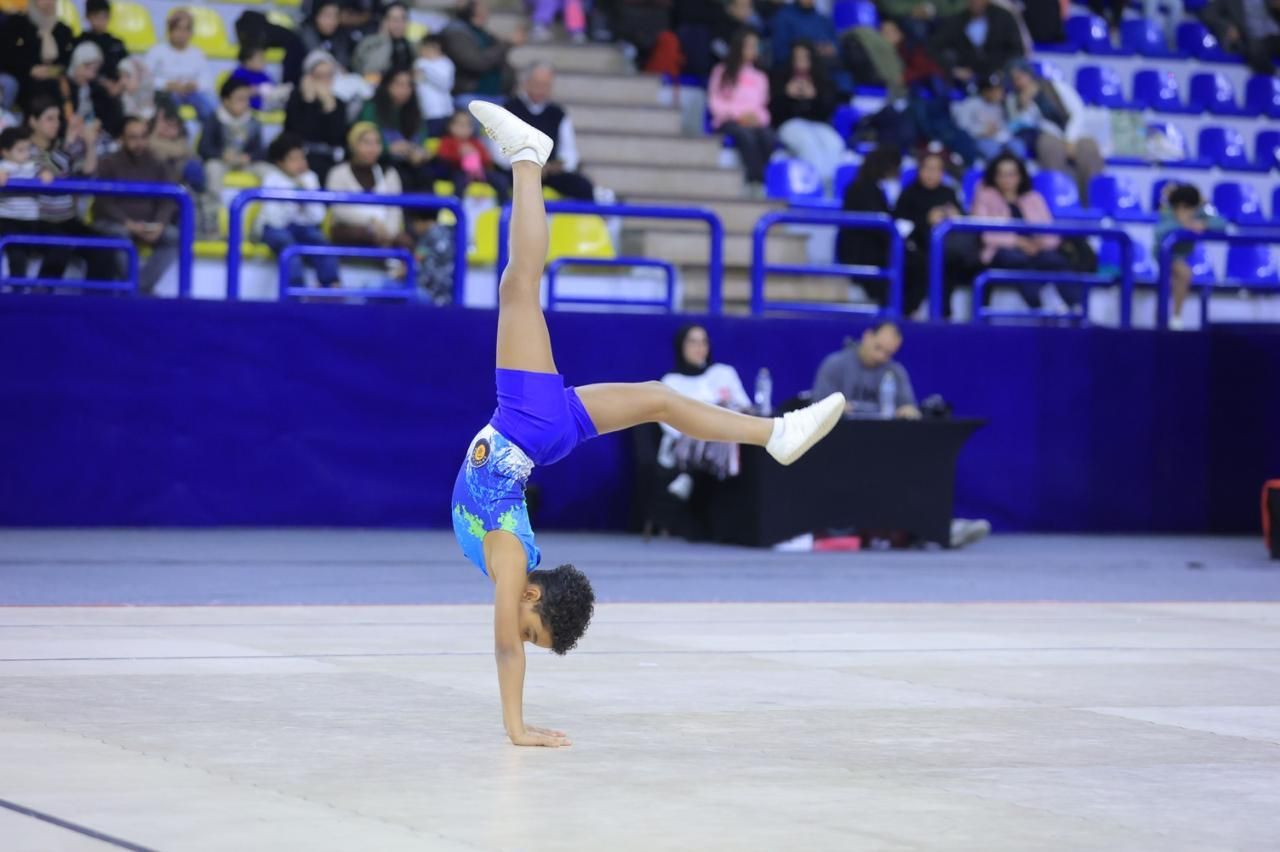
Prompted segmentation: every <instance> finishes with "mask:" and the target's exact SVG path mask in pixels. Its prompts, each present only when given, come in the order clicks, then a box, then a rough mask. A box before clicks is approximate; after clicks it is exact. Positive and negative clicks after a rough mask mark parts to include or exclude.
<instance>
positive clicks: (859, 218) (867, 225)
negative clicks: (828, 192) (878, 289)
mask: <svg viewBox="0 0 1280 852" xmlns="http://www.w3.org/2000/svg"><path fill="white" fill-rule="evenodd" d="M784 222H792V223H796V224H802V225H838V226H840V227H842V228H860V229H863V230H868V231H881V232H883V233H885V234H888V235H889V265H888V266H855V265H849V264H841V263H827V264H819V263H805V264H790V263H767V262H766V260H765V240H766V238H767V236H768V233H769V229H770V228H772V227H773V226H774V225H779V224H782V223H784ZM902 251H903V247H902V235H901V234H900V233H898V228H897V226H895V225H894V223H893V219H892V218H890V217H889V216H886V215H885V214H883V213H848V212H844V211H835V210H833V211H819V210H809V211H804V210H773V211H770V212H768V213H766V214H764V215H763V216H761V217H760V221H758V222H756V226H755V228H754V229H753V230H752V232H751V313H752V314H754V315H756V316H759V315H760V314H763V313H764V312H765V311H767V310H781V311H845V312H849V311H853V312H866V313H878V312H879V311H880V308H879V307H870V308H869V307H867V306H864V305H844V304H840V305H831V304H821V303H817V302H813V303H809V302H770V301H768V300H767V299H766V298H765V289H764V288H765V277H766V276H767V275H768V274H769V273H773V274H775V275H841V276H845V277H847V278H854V279H857V280H860V281H869V280H882V281H888V282H889V312H890V313H892V314H893V315H894V316H902V273H903V266H902Z"/></svg>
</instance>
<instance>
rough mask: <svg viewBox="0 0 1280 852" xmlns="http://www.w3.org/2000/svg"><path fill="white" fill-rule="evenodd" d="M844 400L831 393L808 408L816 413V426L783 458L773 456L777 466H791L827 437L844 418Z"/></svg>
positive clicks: (842, 396) (841, 395) (839, 395)
mask: <svg viewBox="0 0 1280 852" xmlns="http://www.w3.org/2000/svg"><path fill="white" fill-rule="evenodd" d="M844 405H845V399H844V394H842V393H833V394H831V395H830V396H828V397H826V398H825V399H822V400H819V401H818V402H815V403H814V404H813V405H811V406H810V408H813V409H815V410H816V411H817V413H818V425H817V428H816V429H814V430H813V432H811V433H810V434H809V435H808V436H807V437H806V438H805V439H804V440H803V441H801V442H800V443H799V444H797V445H796V446H795V447H794V448H792V449H791V450H790V451H789V452H788V453H787V454H786V455H785V456H774V458H775V459H777V461H778V464H783V465H787V464H791V463H792V462H794V461H796V460H797V459H798V458H800V457H801V456H802V455H804V454H805V453H807V452H809V450H810V449H812V448H813V445H814V444H816V443H818V442H819V441H821V440H822V439H823V438H825V437H826V436H827V433H829V432H830V431H831V430H832V429H834V428H835V426H836V424H837V423H839V422H840V418H841V417H843V416H844Z"/></svg>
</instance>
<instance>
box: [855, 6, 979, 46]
mask: <svg viewBox="0 0 1280 852" xmlns="http://www.w3.org/2000/svg"><path fill="white" fill-rule="evenodd" d="M965 3H966V0H879V2H878V3H876V8H877V9H879V10H880V14H881V15H883V16H884V17H885V18H888V19H890V20H892V21H893V22H894V23H895V24H897V26H898V27H900V28H901V30H902V32H903V33H904V34H905V35H907V36H908V37H909V38H910V40H911V41H913V42H920V41H927V40H928V37H929V33H930V32H932V31H933V29H934V28H935V26H936V25H937V23H938V22H939V21H945V20H947V19H948V18H952V17H955V16H956V15H960V14H963V13H964V11H965Z"/></svg>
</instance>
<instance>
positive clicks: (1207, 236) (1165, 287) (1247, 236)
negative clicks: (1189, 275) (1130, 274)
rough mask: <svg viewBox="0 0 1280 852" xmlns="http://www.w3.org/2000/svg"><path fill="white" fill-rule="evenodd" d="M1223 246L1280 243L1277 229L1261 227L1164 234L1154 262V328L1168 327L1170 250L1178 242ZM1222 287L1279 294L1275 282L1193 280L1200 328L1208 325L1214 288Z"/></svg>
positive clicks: (1171, 256)
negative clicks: (1156, 271)
mask: <svg viewBox="0 0 1280 852" xmlns="http://www.w3.org/2000/svg"><path fill="white" fill-rule="evenodd" d="M1194 242H1201V243H1226V244H1227V245H1229V246H1230V245H1256V244H1257V243H1280V229H1276V228H1269V229H1268V228H1260V229H1258V230H1256V231H1246V232H1243V233H1234V234H1226V233H1223V232H1222V231H1204V232H1200V231H1186V230H1177V231H1172V232H1170V233H1169V234H1166V235H1165V237H1164V239H1162V240H1161V241H1160V251H1159V253H1158V255H1157V258H1156V261H1157V263H1159V269H1160V274H1159V276H1158V277H1157V278H1156V328H1161V329H1163V328H1168V327H1169V300H1170V298H1171V297H1172V295H1173V287H1172V285H1171V283H1170V274H1171V273H1172V271H1173V250H1174V247H1175V246H1176V245H1177V244H1178V243H1194ZM1223 284H1226V285H1227V286H1230V287H1233V288H1235V289H1237V290H1265V291H1269V292H1272V293H1275V292H1278V291H1280V288H1277V286H1276V285H1275V284H1274V283H1255V282H1252V281H1227V282H1219V281H1216V280H1215V281H1195V280H1194V279H1193V280H1192V282H1191V286H1192V287H1198V288H1199V289H1200V326H1201V328H1203V327H1205V326H1207V325H1208V324H1209V297H1210V296H1211V295H1213V289H1214V288H1215V287H1221V286H1223Z"/></svg>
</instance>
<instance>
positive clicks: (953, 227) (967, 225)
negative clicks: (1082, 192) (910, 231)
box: [929, 217, 1133, 328]
mask: <svg viewBox="0 0 1280 852" xmlns="http://www.w3.org/2000/svg"><path fill="white" fill-rule="evenodd" d="M959 231H970V232H978V233H983V232H991V231H1002V232H1005V233H1013V234H1026V235H1036V234H1046V235H1050V236H1057V237H1102V238H1103V239H1112V240H1115V241H1116V242H1118V243H1119V244H1120V270H1119V273H1118V274H1117V275H1116V277H1115V279H1114V280H1115V281H1118V282H1119V284H1120V327H1121V328H1129V327H1130V326H1131V325H1132V321H1133V239H1132V238H1131V237H1130V236H1129V234H1128V233H1126V232H1125V231H1124V230H1122V229H1120V228H1117V227H1114V226H1107V225H1079V224H1070V223H1066V222H1046V223H1043V224H1032V223H1030V222H1011V221H1009V220H1007V219H980V218H970V217H963V218H957V219H947V220H944V221H942V222H939V223H938V224H937V225H935V226H934V228H933V233H932V234H931V235H930V237H929V318H930V319H935V320H940V319H942V318H943V316H944V310H943V308H944V306H943V299H944V298H945V297H946V289H945V287H944V286H943V280H944V274H945V271H946V270H944V269H943V262H944V257H945V255H944V252H943V244H944V241H945V240H946V237H947V234H950V233H955V232H959ZM1053 274H1054V273H1045V272H1035V271H1027V272H1025V273H1023V275H1022V279H1021V280H1023V281H1028V282H1032V283H1034V282H1035V281H1047V280H1048V279H1049V278H1050V277H1051V276H1052V275H1053ZM1070 283H1075V284H1084V285H1085V292H1086V294H1087V293H1088V291H1089V289H1091V288H1092V287H1097V286H1103V284H1102V282H1100V281H1091V282H1081V281H1072V282H1070ZM976 296H977V294H976V293H975V300H974V303H975V304H981V303H980V302H979V301H978V300H977V298H976ZM1024 315H1026V316H1034V315H1035V314H1033V313H1027V314H1024Z"/></svg>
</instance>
